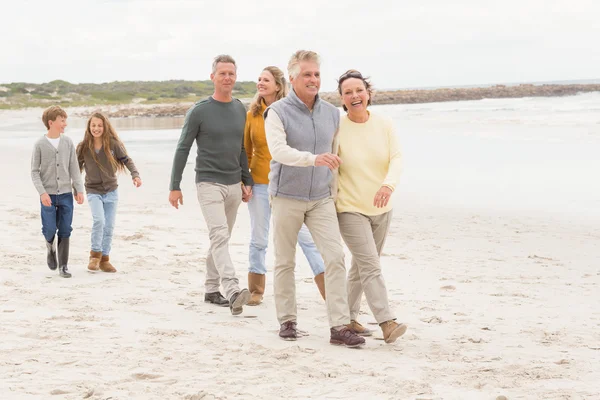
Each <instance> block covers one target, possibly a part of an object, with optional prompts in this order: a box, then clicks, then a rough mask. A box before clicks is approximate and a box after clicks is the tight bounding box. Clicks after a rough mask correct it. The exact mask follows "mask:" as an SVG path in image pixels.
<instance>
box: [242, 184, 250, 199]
mask: <svg viewBox="0 0 600 400" xmlns="http://www.w3.org/2000/svg"><path fill="white" fill-rule="evenodd" d="M251 198H252V186H246V185H242V201H243V202H244V203H247V202H249V201H250V199H251Z"/></svg>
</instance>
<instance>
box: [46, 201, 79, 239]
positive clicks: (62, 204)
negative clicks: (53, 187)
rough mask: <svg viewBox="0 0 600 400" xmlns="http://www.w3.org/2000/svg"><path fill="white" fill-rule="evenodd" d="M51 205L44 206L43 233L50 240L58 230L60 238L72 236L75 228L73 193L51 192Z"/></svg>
mask: <svg viewBox="0 0 600 400" xmlns="http://www.w3.org/2000/svg"><path fill="white" fill-rule="evenodd" d="M50 200H52V205H51V206H50V207H46V206H45V205H43V204H41V201H40V205H41V206H42V234H43V235H44V237H45V238H46V240H47V241H48V242H50V241H52V240H53V239H54V235H56V231H57V230H58V237H59V238H68V237H70V236H71V231H72V230H73V228H72V227H71V224H72V223H73V193H63V194H51V195H50Z"/></svg>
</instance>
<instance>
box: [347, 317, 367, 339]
mask: <svg viewBox="0 0 600 400" xmlns="http://www.w3.org/2000/svg"><path fill="white" fill-rule="evenodd" d="M346 326H347V327H348V329H350V330H351V331H352V332H354V333H356V334H357V335H359V336H371V335H373V331H372V330H370V329H368V328H365V327H364V326H362V325H361V324H360V323H359V322H358V321H355V320H352V321H350V323H349V324H348V325H346Z"/></svg>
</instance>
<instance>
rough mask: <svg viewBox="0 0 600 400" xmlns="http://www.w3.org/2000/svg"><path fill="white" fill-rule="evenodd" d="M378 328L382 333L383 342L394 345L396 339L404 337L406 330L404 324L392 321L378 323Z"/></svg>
mask: <svg viewBox="0 0 600 400" xmlns="http://www.w3.org/2000/svg"><path fill="white" fill-rule="evenodd" d="M379 326H380V327H381V331H382V332H383V340H384V341H385V342H386V343H394V342H395V341H396V339H398V338H399V337H400V336H402V335H404V332H406V329H408V327H407V326H406V325H405V324H399V323H397V322H396V321H394V320H392V319H390V320H389V321H385V322H382V323H380V324H379Z"/></svg>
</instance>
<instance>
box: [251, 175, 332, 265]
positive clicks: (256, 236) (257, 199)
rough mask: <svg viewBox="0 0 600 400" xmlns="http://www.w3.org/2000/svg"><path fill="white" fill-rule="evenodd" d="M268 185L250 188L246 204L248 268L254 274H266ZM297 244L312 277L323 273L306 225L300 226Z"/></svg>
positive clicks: (269, 216) (269, 218)
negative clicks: (248, 230) (249, 235)
mask: <svg viewBox="0 0 600 400" xmlns="http://www.w3.org/2000/svg"><path fill="white" fill-rule="evenodd" d="M268 187H269V185H265V184H255V185H254V186H253V187H252V199H251V200H250V201H249V202H248V211H249V212H250V229H251V238H250V250H249V254H250V268H249V271H250V272H253V273H255V274H263V275H264V274H266V273H267V266H266V265H265V255H266V254H267V245H268V243H269V224H270V221H271V206H270V204H269V193H268V191H267V189H268ZM298 244H299V245H300V248H301V249H302V252H304V256H305V257H306V259H307V260H308V264H309V265H310V268H311V269H312V271H313V274H314V275H319V274H320V273H323V272H325V265H324V263H323V258H322V257H321V254H320V253H319V250H317V246H315V243H314V242H313V239H312V236H311V235H310V232H309V231H308V228H307V227H306V225H304V224H303V225H302V228H301V229H300V232H298Z"/></svg>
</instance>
